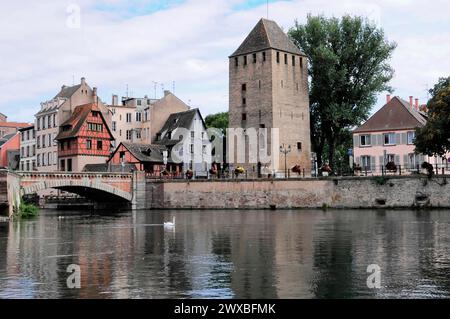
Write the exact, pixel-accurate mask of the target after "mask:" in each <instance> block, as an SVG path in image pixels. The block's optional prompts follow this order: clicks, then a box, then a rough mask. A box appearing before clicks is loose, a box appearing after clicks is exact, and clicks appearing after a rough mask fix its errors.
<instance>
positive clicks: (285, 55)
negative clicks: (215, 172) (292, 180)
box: [229, 19, 311, 175]
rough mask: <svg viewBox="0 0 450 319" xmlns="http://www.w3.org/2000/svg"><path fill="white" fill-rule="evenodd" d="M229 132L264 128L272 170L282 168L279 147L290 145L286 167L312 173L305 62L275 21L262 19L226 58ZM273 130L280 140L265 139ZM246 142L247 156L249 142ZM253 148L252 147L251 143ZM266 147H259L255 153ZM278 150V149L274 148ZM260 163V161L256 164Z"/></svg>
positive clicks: (248, 165)
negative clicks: (233, 129) (239, 129)
mask: <svg viewBox="0 0 450 319" xmlns="http://www.w3.org/2000/svg"><path fill="white" fill-rule="evenodd" d="M229 64H230V65H229V77H230V78H229V85H230V92H229V94H230V105H229V117H230V122H229V127H230V128H242V129H243V132H244V133H243V134H244V135H245V134H246V133H245V132H247V131H250V129H251V128H255V129H259V128H267V132H268V139H267V143H266V142H261V141H260V142H261V143H264V144H267V147H268V149H269V150H270V149H271V150H272V151H273V152H277V153H279V154H275V155H278V156H276V157H273V160H272V163H271V164H270V168H271V169H275V170H279V171H280V172H282V171H284V169H285V155H284V154H283V153H281V152H280V150H279V146H283V144H284V146H285V148H286V149H288V148H289V146H290V152H289V153H288V154H287V157H286V160H287V168H288V169H290V168H292V167H293V166H295V165H300V166H301V168H302V169H305V172H306V174H308V175H309V174H310V172H311V140H310V139H311V137H310V116H309V93H308V61H307V58H306V56H305V55H304V54H303V53H302V52H301V51H300V50H299V49H298V48H297V46H295V45H294V43H293V42H292V41H291V40H290V39H289V38H288V36H287V35H286V34H285V33H284V32H283V30H282V29H281V28H280V27H279V26H278V25H277V24H276V23H275V22H274V21H270V20H266V19H261V20H260V21H259V22H258V24H257V25H256V26H255V27H254V29H253V30H252V31H251V32H250V34H249V35H248V36H247V38H246V39H245V40H244V42H243V43H242V44H241V46H240V47H239V48H238V49H237V50H236V51H235V52H234V53H233V54H232V55H231V56H230V58H229ZM272 129H278V130H279V141H278V143H276V141H273V142H274V143H273V145H276V147H272V141H271V139H270V136H271V133H270V132H271V131H272ZM248 141H249V137H248V136H247V137H246V142H245V143H246V151H247V152H248V151H249V149H250V148H252V145H248V144H252V142H248ZM253 144H254V143H253ZM261 145H262V146H265V145H263V144H260V143H258V148H260V147H261ZM275 148H277V149H275ZM269 152H270V151H269ZM258 161H259V160H258ZM229 162H230V163H234V164H235V165H236V164H238V165H243V166H244V167H246V168H247V169H250V168H251V167H255V164H256V163H253V162H252V161H251V160H249V157H248V156H246V160H245V162H242V161H239V160H237V157H235V156H234V159H233V158H229Z"/></svg>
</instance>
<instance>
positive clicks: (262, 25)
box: [230, 19, 304, 58]
mask: <svg viewBox="0 0 450 319" xmlns="http://www.w3.org/2000/svg"><path fill="white" fill-rule="evenodd" d="M266 49H275V50H280V51H284V52H288V53H293V54H298V55H304V53H302V51H300V49H299V48H298V47H297V46H296V45H295V44H294V43H293V42H292V41H291V40H290V39H289V37H288V36H287V35H286V33H284V32H283V30H281V28H280V27H279V26H278V24H277V23H276V22H275V21H272V20H267V19H261V20H259V22H258V24H257V25H256V26H255V27H254V28H253V30H252V31H251V32H250V34H249V35H248V36H247V38H246V39H245V40H244V42H243V43H242V44H241V45H240V47H239V48H238V49H237V50H236V51H235V52H234V53H233V54H232V55H231V56H230V58H231V57H235V56H238V55H244V54H248V53H252V52H258V51H262V50H266Z"/></svg>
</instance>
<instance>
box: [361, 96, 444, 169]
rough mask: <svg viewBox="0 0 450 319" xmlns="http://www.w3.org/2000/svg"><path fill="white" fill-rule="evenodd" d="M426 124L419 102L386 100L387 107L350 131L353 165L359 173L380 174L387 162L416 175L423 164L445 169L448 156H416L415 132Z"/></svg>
mask: <svg viewBox="0 0 450 319" xmlns="http://www.w3.org/2000/svg"><path fill="white" fill-rule="evenodd" d="M426 122H427V114H426V113H425V112H423V111H421V106H420V105H419V100H418V99H416V100H415V103H414V101H413V97H410V101H409V103H408V102H407V101H405V100H403V99H401V98H399V97H394V98H392V99H391V97H390V95H388V96H387V98H386V104H385V105H384V106H383V107H382V108H381V109H380V110H379V111H378V112H376V113H375V114H374V115H373V116H372V117H371V118H369V119H368V120H367V122H365V123H364V124H363V125H361V126H360V127H358V128H357V129H355V130H354V131H353V148H354V151H353V153H354V161H355V164H356V165H358V166H359V167H361V173H362V174H366V173H368V174H373V175H381V174H382V173H383V171H385V170H386V165H387V164H388V163H394V164H395V166H396V167H397V169H400V168H401V169H402V172H403V173H405V174H406V173H412V172H419V171H420V170H421V165H422V163H423V162H428V163H430V164H433V166H436V165H437V166H438V167H439V168H440V169H442V168H443V169H444V170H448V169H449V164H448V158H449V156H446V157H443V158H440V157H429V156H426V155H423V154H416V153H415V145H414V140H415V134H416V133H415V130H416V128H417V127H422V126H424V125H425V124H426Z"/></svg>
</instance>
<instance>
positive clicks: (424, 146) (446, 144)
mask: <svg viewBox="0 0 450 319" xmlns="http://www.w3.org/2000/svg"><path fill="white" fill-rule="evenodd" d="M430 93H431V100H430V101H429V102H428V105H427V108H428V113H427V116H428V121H427V124H426V125H425V126H423V127H419V128H417V129H416V139H415V142H414V144H415V145H416V153H419V154H426V155H428V156H444V155H445V154H446V153H448V152H450V130H449V127H450V77H448V78H441V79H440V80H439V82H438V83H437V84H436V85H435V86H434V88H433V89H431V90H430Z"/></svg>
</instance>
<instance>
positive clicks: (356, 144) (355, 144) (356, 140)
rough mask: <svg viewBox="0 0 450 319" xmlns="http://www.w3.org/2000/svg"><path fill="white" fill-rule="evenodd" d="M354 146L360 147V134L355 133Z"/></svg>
mask: <svg viewBox="0 0 450 319" xmlns="http://www.w3.org/2000/svg"><path fill="white" fill-rule="evenodd" d="M353 147H354V148H357V147H359V135H353Z"/></svg>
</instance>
